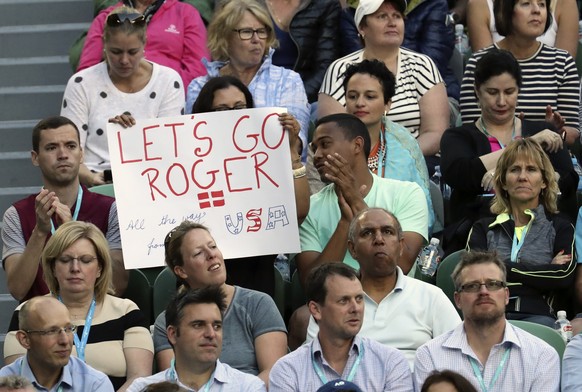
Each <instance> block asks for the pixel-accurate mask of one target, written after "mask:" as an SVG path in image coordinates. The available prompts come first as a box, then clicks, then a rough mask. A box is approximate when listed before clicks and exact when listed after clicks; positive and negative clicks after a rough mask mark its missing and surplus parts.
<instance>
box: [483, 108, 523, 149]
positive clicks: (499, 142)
mask: <svg viewBox="0 0 582 392" xmlns="http://www.w3.org/2000/svg"><path fill="white" fill-rule="evenodd" d="M480 119H481V132H483V133H484V134H485V136H487V137H490V138H493V139H495V140H496V141H497V143H498V144H499V147H501V149H502V150H503V149H504V148H505V145H504V144H503V143H501V140H499V139H497V138H496V137H495V136H492V135H491V134H489V132H487V128H485V121H483V116H481V117H480ZM513 139H515V117H513V129H512V131H511V140H513Z"/></svg>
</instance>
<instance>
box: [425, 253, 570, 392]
mask: <svg viewBox="0 0 582 392" xmlns="http://www.w3.org/2000/svg"><path fill="white" fill-rule="evenodd" d="M452 277H453V281H454V283H455V287H456V292H455V302H456V304H457V306H458V307H459V308H460V309H461V310H462V312H463V316H464V322H463V323H462V324H461V325H459V326H458V327H457V328H455V329H453V330H452V331H450V332H447V333H445V334H443V335H441V336H439V337H437V338H436V339H433V340H431V341H430V342H428V343H426V344H425V345H423V346H421V347H420V348H419V349H418V350H417V351H416V360H415V362H414V381H415V388H416V391H420V389H421V387H422V384H423V383H424V380H425V379H426V378H427V377H428V376H429V375H430V373H431V372H433V371H434V370H439V371H441V370H453V371H455V372H457V373H460V374H461V375H462V376H464V377H465V378H466V379H467V380H469V381H470V382H471V383H472V384H473V385H474V386H475V388H477V390H482V391H489V392H495V391H499V392H504V391H548V392H558V391H559V388H560V362H559V359H558V353H557V352H556V350H554V348H552V347H551V346H550V345H548V344H547V343H545V342H544V341H542V340H541V339H538V338H537V337H535V336H533V335H531V334H529V333H527V332H525V331H523V330H521V329H519V328H517V327H514V326H513V325H511V324H509V323H508V322H507V321H506V319H505V306H506V305H507V303H508V301H509V290H508V289H507V283H506V270H505V265H504V264H503V262H502V261H501V260H500V259H499V257H498V256H497V255H496V254H495V253H491V252H469V253H466V254H464V255H463V256H462V258H461V261H460V262H459V264H458V265H457V267H456V268H455V270H454V271H453V274H452Z"/></svg>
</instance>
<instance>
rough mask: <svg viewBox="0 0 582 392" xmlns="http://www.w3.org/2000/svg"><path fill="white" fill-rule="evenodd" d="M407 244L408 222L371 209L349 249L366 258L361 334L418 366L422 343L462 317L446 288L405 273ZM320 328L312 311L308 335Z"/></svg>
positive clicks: (355, 228)
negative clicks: (404, 223) (401, 263)
mask: <svg viewBox="0 0 582 392" xmlns="http://www.w3.org/2000/svg"><path fill="white" fill-rule="evenodd" d="M403 247H404V239H403V236H402V227H401V226H400V222H399V221H398V219H397V218H396V217H395V216H394V214H392V213H391V212H389V211H386V210H384V209H382V208H370V209H366V210H363V211H361V212H360V213H359V214H357V215H356V216H355V217H354V219H353V220H352V222H351V223H350V226H349V231H348V249H349V251H350V253H351V255H352V257H353V258H354V259H355V260H356V261H358V263H359V264H360V275H361V276H360V280H361V282H362V287H363V289H364V303H365V305H366V306H365V310H364V322H363V325H362V329H361V331H360V336H365V337H367V338H370V339H374V340H376V341H378V342H380V343H383V344H386V345H388V346H390V347H394V348H397V349H399V350H400V351H402V353H403V354H404V355H405V356H406V358H407V360H408V363H409V365H410V367H411V370H413V365H414V356H415V354H416V349H417V348H418V347H420V346H421V345H423V344H424V343H426V342H428V341H429V340H431V339H433V338H435V337H436V336H438V335H440V334H442V333H445V332H447V331H449V330H451V329H453V328H455V327H456V326H457V325H459V324H460V323H461V318H460V317H459V315H458V313H457V311H456V310H455V308H454V306H453V304H452V303H451V301H449V299H448V298H447V296H446V295H445V294H444V293H443V292H442V290H441V289H440V288H438V287H436V286H434V285H431V284H428V283H425V282H422V281H420V280H417V279H414V278H409V277H407V276H406V275H404V273H403V272H402V269H401V268H400V267H399V266H398V265H399V261H400V258H401V257H402V252H403V250H402V248H403ZM317 331H318V326H317V323H316V322H315V319H314V318H313V317H311V318H310V321H309V327H308V330H307V340H308V341H310V340H312V339H313V338H314V337H315V336H316V335H317Z"/></svg>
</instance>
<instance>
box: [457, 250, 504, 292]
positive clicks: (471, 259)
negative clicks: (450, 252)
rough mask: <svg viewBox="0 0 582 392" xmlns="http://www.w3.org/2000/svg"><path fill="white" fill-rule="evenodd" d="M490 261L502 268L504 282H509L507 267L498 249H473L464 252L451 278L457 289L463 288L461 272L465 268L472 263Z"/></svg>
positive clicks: (486, 262)
mask: <svg viewBox="0 0 582 392" xmlns="http://www.w3.org/2000/svg"><path fill="white" fill-rule="evenodd" d="M488 263H491V264H495V265H496V266H497V267H498V268H499V269H500V270H501V275H502V279H503V282H504V283H505V282H507V269H506V268H505V264H504V263H503V261H501V259H500V258H499V255H498V254H497V252H496V251H478V250H471V251H469V252H463V253H462V255H461V261H459V264H457V266H456V267H455V269H454V270H453V273H452V274H451V278H453V283H454V284H455V291H459V290H460V288H461V284H462V283H463V282H461V272H463V270H464V269H465V268H467V267H469V266H471V265H477V264H488Z"/></svg>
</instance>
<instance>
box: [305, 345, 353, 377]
mask: <svg viewBox="0 0 582 392" xmlns="http://www.w3.org/2000/svg"><path fill="white" fill-rule="evenodd" d="M363 356H364V346H363V345H360V352H359V353H358V357H357V358H356V361H355V362H354V364H353V365H352V368H351V369H350V372H349V373H348V377H347V378H346V381H350V382H351V381H352V380H353V379H354V377H355V375H356V371H357V370H358V367H359V366H360V362H361V360H362V357H363ZM322 357H323V354H322ZM311 363H312V364H313V370H315V373H316V374H317V376H318V377H319V379H320V380H321V382H322V383H323V384H327V377H325V374H323V370H322V369H321V368H320V367H319V365H318V364H317V363H316V362H315V356H314V355H313V351H312V352H311Z"/></svg>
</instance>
